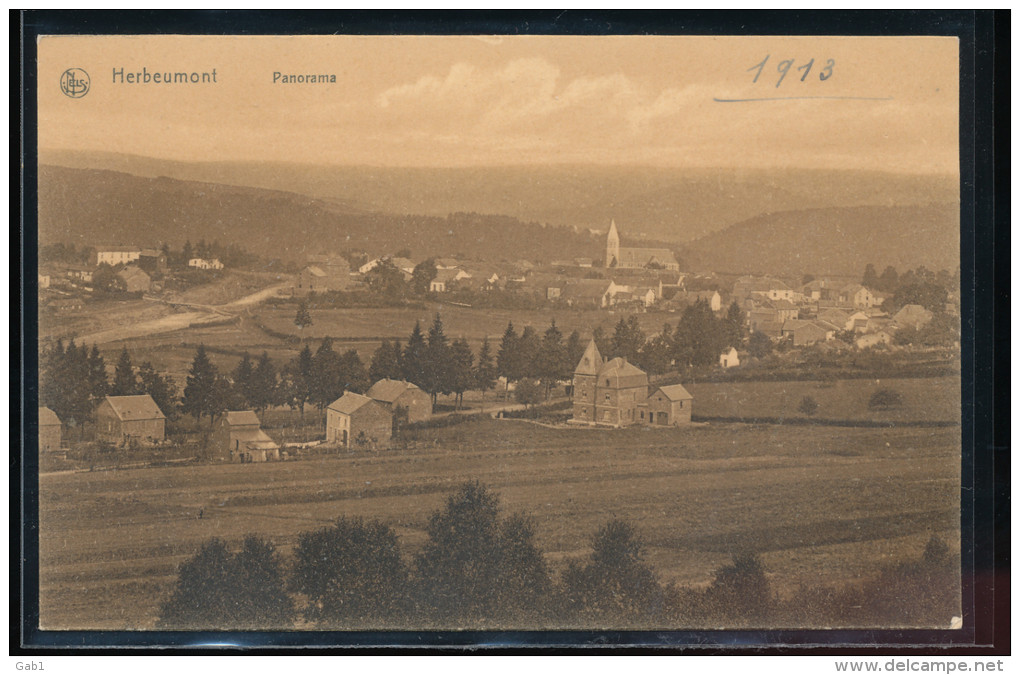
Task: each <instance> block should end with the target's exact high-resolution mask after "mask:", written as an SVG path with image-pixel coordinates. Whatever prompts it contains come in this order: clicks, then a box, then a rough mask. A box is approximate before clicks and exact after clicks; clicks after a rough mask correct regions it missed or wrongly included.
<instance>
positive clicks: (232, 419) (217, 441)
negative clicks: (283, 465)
mask: <svg viewBox="0 0 1020 675" xmlns="http://www.w3.org/2000/svg"><path fill="white" fill-rule="evenodd" d="M211 441H212V447H213V448H215V452H217V453H219V454H220V456H221V457H223V458H225V459H229V460H230V461H231V462H241V463H246V462H267V461H271V460H277V459H280V446H279V445H277V443H276V442H275V441H274V440H273V439H272V438H270V437H269V436H268V435H267V434H266V432H264V431H262V423H261V422H259V418H258V415H256V414H255V412H254V411H252V410H231V411H229V412H225V413H223V415H221V416H220V418H219V419H218V420H217V421H216V425H215V427H214V428H213V433H212V439H211Z"/></svg>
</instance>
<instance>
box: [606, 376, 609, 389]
mask: <svg viewBox="0 0 1020 675" xmlns="http://www.w3.org/2000/svg"><path fill="white" fill-rule="evenodd" d="M606 386H607V387H608V386H609V378H608V377H607V378H606Z"/></svg>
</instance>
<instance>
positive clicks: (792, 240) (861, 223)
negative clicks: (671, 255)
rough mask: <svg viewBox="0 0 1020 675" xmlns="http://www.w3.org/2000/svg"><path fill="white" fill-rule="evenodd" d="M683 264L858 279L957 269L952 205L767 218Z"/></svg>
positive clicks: (711, 243)
mask: <svg viewBox="0 0 1020 675" xmlns="http://www.w3.org/2000/svg"><path fill="white" fill-rule="evenodd" d="M682 254H683V255H684V260H685V261H687V264H688V267H689V268H692V269H697V270H702V271H716V272H730V273H740V274H775V275H780V276H787V277H799V276H801V275H803V274H814V275H823V274H832V275H859V274H861V273H862V272H863V271H864V267H865V266H866V265H867V264H868V263H871V264H873V265H874V266H875V268H876V270H877V271H878V273H880V274H881V272H882V270H884V269H885V267H886V266H887V265H892V266H893V267H895V268H896V269H897V270H898V271H901V272H902V271H905V270H907V269H911V268H916V267H917V266H919V265H924V266H926V267H928V268H929V269H932V270H940V269H947V270H954V269H956V268H957V266H959V264H960V210H959V205H958V204H928V205H925V206H859V207H847V208H826V209H805V210H800V211H784V212H780V213H769V214H765V215H761V216H758V217H755V218H751V219H749V220H746V221H744V222H742V223H739V224H737V225H733V226H732V227H728V228H726V229H725V230H722V231H720V232H716V233H713V234H711V235H708V236H706V237H702V238H701V239H699V240H698V241H696V242H693V243H692V244H691V245H689V246H688V247H686V248H685V249H683V251H682Z"/></svg>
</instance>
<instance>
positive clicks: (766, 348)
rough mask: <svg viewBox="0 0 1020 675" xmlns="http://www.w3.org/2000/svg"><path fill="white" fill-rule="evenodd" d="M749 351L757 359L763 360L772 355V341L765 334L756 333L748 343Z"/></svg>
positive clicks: (752, 334)
mask: <svg viewBox="0 0 1020 675" xmlns="http://www.w3.org/2000/svg"><path fill="white" fill-rule="evenodd" d="M747 351H748V352H749V353H750V354H751V356H753V357H754V358H756V359H763V358H765V357H766V356H768V355H769V354H771V353H772V339H771V338H770V337H769V336H768V335H765V333H762V332H759V331H754V332H753V333H751V338H750V339H749V340H748V341H747Z"/></svg>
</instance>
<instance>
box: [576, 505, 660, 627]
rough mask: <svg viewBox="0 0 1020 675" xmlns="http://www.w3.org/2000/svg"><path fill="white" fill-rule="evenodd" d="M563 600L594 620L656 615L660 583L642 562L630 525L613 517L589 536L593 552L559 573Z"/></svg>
mask: <svg viewBox="0 0 1020 675" xmlns="http://www.w3.org/2000/svg"><path fill="white" fill-rule="evenodd" d="M563 595H564V600H565V606H566V608H568V609H569V610H570V611H571V614H573V615H574V616H578V617H581V618H584V619H586V620H587V621H589V622H595V625H605V623H604V622H609V623H626V624H632V623H634V622H642V621H643V622H648V621H652V620H654V619H655V618H656V612H657V611H658V606H659V605H660V600H661V595H662V589H661V587H660V586H659V583H658V581H656V579H655V574H654V573H653V572H652V570H651V568H650V567H649V566H648V565H647V564H646V563H645V562H644V546H643V545H642V544H641V542H640V540H639V539H638V537H637V532H636V531H635V530H634V528H633V526H631V525H630V524H629V523H626V522H624V521H621V520H612V521H610V522H608V523H606V524H605V525H604V526H602V527H601V528H599V530H598V532H596V533H595V536H594V537H592V553H591V556H590V557H589V559H588V560H587V562H586V563H585V564H584V565H581V564H580V563H578V562H576V561H575V562H572V563H571V564H570V566H569V567H568V568H567V570H566V571H565V572H564V574H563Z"/></svg>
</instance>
